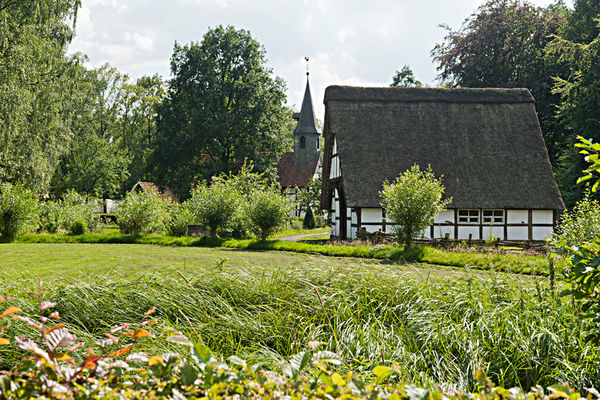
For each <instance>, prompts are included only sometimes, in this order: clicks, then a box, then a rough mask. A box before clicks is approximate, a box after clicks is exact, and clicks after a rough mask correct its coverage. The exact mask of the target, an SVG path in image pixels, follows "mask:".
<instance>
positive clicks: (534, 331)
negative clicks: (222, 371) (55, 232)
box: [0, 243, 600, 389]
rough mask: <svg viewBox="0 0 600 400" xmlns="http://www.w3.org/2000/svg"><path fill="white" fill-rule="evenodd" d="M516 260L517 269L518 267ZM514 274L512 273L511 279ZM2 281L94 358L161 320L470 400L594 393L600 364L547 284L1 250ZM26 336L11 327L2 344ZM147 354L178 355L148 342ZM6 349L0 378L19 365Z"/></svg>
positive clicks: (419, 268) (301, 258) (295, 259)
mask: <svg viewBox="0 0 600 400" xmlns="http://www.w3.org/2000/svg"><path fill="white" fill-rule="evenodd" d="M515 257H518V256H516V255H515ZM505 269H506V270H510V268H508V267H507V268H505ZM0 271H1V272H0V279H2V281H3V284H2V288H3V291H5V292H8V293H9V294H10V295H11V297H12V300H10V304H11V305H15V306H18V307H21V308H23V310H24V312H25V313H26V314H29V315H36V313H37V312H38V311H36V308H37V305H36V303H35V299H33V298H31V297H30V296H27V295H26V294H25V291H27V290H34V289H35V288H36V287H37V281H38V279H42V280H43V281H45V282H47V286H48V290H47V291H45V292H44V297H45V299H47V300H50V301H53V302H56V303H57V305H56V307H55V308H54V309H55V310H57V311H59V312H60V315H61V316H62V318H63V322H64V323H66V324H67V326H68V327H69V328H70V329H71V331H72V332H73V333H75V334H76V335H77V336H78V337H79V338H80V339H82V340H84V341H85V342H86V345H89V344H92V343H93V342H94V341H95V340H96V339H99V338H101V337H102V334H103V333H104V332H105V331H106V330H107V329H108V328H110V326H112V325H115V324H117V323H121V322H136V321H140V320H141V318H142V316H143V314H144V312H145V311H146V310H148V309H149V308H151V307H156V309H157V311H156V316H157V318H158V320H159V325H158V326H157V327H156V331H157V332H160V331H161V330H162V329H164V328H166V327H171V328H174V329H177V330H180V331H182V332H183V333H185V334H186V335H187V336H188V337H189V338H190V339H191V340H192V341H194V342H197V343H204V344H206V345H207V346H208V347H209V348H211V349H212V350H213V351H215V352H216V353H217V354H218V355H220V356H223V357H227V356H231V355H236V356H240V357H243V358H246V359H249V360H252V361H254V362H259V361H262V362H269V363H272V362H276V363H277V362H279V361H281V360H284V359H289V357H290V356H291V355H293V354H296V353H298V352H299V351H302V350H303V349H306V347H307V345H308V343H310V342H322V343H323V348H324V349H327V350H330V351H333V352H336V353H338V354H339V355H340V356H341V358H342V359H343V360H344V361H343V363H342V365H341V366H340V367H339V369H340V372H347V371H353V372H354V373H356V374H365V375H370V374H371V371H372V369H373V367H374V366H375V365H380V364H383V365H395V366H396V367H397V369H398V371H400V372H399V373H398V374H397V379H399V380H401V381H405V382H412V383H415V384H419V385H424V386H431V385H433V384H437V383H441V384H442V385H444V387H457V388H467V389H473V388H475V387H476V386H477V381H476V379H475V377H474V376H475V375H474V373H475V371H476V370H478V369H482V370H483V371H485V372H486V373H487V374H488V375H489V376H490V378H491V379H492V380H493V381H494V382H496V383H497V384H499V385H502V386H505V387H513V386H517V387H522V388H524V389H529V388H530V387H531V386H535V385H538V384H539V385H541V386H548V385H552V384H556V383H558V382H569V383H571V385H572V386H573V387H575V388H578V389H584V388H586V387H591V386H593V385H594V383H595V382H598V381H599V380H600V372H599V371H600V360H599V359H598V356H597V355H598V354H600V352H599V351H598V350H600V349H599V348H598V347H597V346H595V345H593V344H590V343H586V342H585V341H584V339H583V334H582V333H581V328H582V327H581V325H580V324H581V323H580V322H579V320H578V319H577V318H576V317H574V316H575V315H577V314H578V313H579V312H580V310H578V309H576V306H575V305H574V304H573V303H572V302H571V300H570V299H569V298H562V297H560V296H559V295H558V292H559V290H560V287H556V288H554V287H552V285H551V282H550V281H549V280H548V279H547V278H546V277H544V276H533V275H530V274H513V273H504V272H499V271H496V270H488V271H482V270H476V269H471V268H468V267H465V266H463V267H461V268H452V267H448V266H438V265H432V264H426V263H409V262H404V263H399V262H393V261H390V260H377V259H360V258H352V257H344V258H341V257H339V258H338V257H325V256H322V255H319V254H302V253H293V252H286V251H266V250H252V251H250V250H247V249H227V248H222V247H217V248H210V247H183V246H158V245H151V244H81V243H62V244H61V243H49V244H33V243H13V244H1V245H0ZM25 332H27V333H28V334H29V335H31V334H32V331H31V330H28V328H26V327H24V326H23V325H22V324H19V323H17V322H16V321H10V322H9V327H8V329H7V330H6V331H5V336H6V337H12V336H14V335H16V334H18V333H25ZM144 346H145V348H144V350H147V351H148V353H151V354H161V353H164V352H168V351H176V350H177V347H176V346H175V345H174V344H173V343H170V342H167V341H164V340H159V339H158V338H157V339H156V340H154V341H148V342H146V344H145V345H144ZM22 356H23V354H22V353H20V352H17V351H15V350H14V348H7V347H3V348H2V349H0V357H1V359H0V369H4V368H7V367H9V366H10V365H13V364H14V363H15V362H17V361H18V360H20V358H21V357H22Z"/></svg>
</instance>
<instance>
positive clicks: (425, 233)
mask: <svg viewBox="0 0 600 400" xmlns="http://www.w3.org/2000/svg"><path fill="white" fill-rule="evenodd" d="M417 237H418V238H424V239H431V228H430V227H427V228H425V229H423V231H422V232H421V233H420V234H419V235H417Z"/></svg>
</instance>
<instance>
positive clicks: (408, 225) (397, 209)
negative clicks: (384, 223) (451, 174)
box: [380, 164, 451, 248]
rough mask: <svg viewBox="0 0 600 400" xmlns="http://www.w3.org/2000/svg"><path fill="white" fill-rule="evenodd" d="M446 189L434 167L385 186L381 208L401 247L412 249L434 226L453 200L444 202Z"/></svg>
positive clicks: (414, 171) (414, 168) (416, 169)
mask: <svg viewBox="0 0 600 400" xmlns="http://www.w3.org/2000/svg"><path fill="white" fill-rule="evenodd" d="M443 194H444V185H442V180H441V178H440V179H438V178H436V177H435V175H434V174H433V171H432V170H431V167H430V168H428V169H427V170H425V171H421V169H420V168H419V166H418V165H416V164H415V165H413V166H412V168H411V169H409V170H408V171H405V172H404V173H402V174H401V175H400V176H399V177H398V178H396V180H395V181H394V182H392V183H389V182H387V181H386V182H384V183H383V190H382V191H381V192H380V195H381V199H382V200H381V206H382V207H383V208H384V209H385V212H386V215H387V217H388V218H389V219H390V220H391V221H393V222H394V224H396V235H397V238H398V243H403V244H404V246H405V247H406V248H409V247H411V245H412V240H413V238H414V237H415V236H416V235H418V234H420V233H421V232H422V231H423V230H424V229H425V228H427V227H428V226H429V225H431V224H432V223H433V221H434V218H435V216H436V215H437V214H439V213H440V212H442V211H443V210H444V209H445V207H446V205H447V204H448V203H449V202H450V201H451V200H450V199H446V200H442V195H443Z"/></svg>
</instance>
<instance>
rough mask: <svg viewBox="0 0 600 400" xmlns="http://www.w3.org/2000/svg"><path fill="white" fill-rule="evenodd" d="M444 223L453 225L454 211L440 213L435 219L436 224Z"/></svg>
mask: <svg viewBox="0 0 600 400" xmlns="http://www.w3.org/2000/svg"><path fill="white" fill-rule="evenodd" d="M446 222H452V223H454V210H446V211H442V212H441V213H439V214H438V215H436V217H435V223H436V224H443V223H446Z"/></svg>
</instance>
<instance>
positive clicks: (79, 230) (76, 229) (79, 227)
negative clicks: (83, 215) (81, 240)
mask: <svg viewBox="0 0 600 400" xmlns="http://www.w3.org/2000/svg"><path fill="white" fill-rule="evenodd" d="M87 230H88V227H87V224H86V223H85V221H83V220H81V219H78V220H77V221H75V222H73V223H72V224H71V226H70V227H69V235H72V236H77V235H83V234H84V233H86V232H87Z"/></svg>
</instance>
